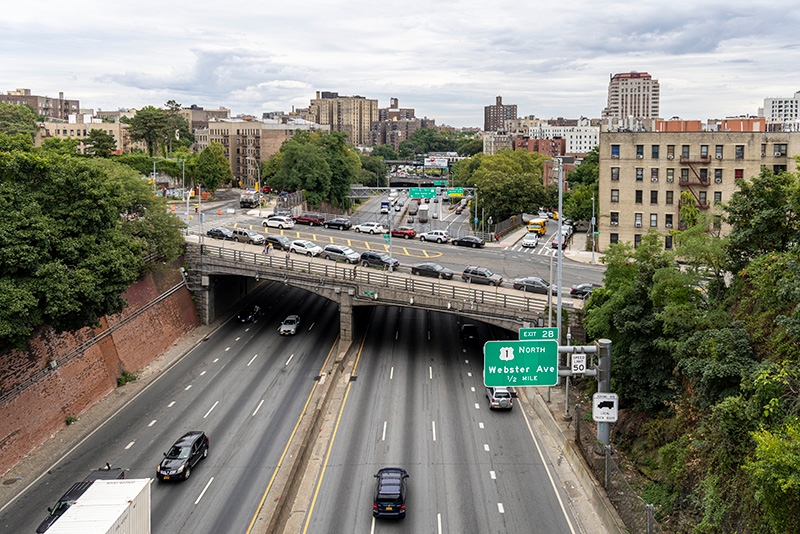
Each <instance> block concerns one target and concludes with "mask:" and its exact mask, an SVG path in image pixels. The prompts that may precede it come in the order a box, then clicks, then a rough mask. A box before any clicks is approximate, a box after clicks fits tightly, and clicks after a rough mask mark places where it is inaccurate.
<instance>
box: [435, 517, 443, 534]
mask: <svg viewBox="0 0 800 534" xmlns="http://www.w3.org/2000/svg"><path fill="white" fill-rule="evenodd" d="M436 528H437V529H438V532H439V534H442V514H436Z"/></svg>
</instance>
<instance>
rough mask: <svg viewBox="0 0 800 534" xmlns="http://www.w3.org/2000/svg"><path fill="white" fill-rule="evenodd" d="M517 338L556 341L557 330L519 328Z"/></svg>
mask: <svg viewBox="0 0 800 534" xmlns="http://www.w3.org/2000/svg"><path fill="white" fill-rule="evenodd" d="M519 338H520V339H521V340H526V341H532V340H534V339H556V340H557V339H558V328H520V329H519Z"/></svg>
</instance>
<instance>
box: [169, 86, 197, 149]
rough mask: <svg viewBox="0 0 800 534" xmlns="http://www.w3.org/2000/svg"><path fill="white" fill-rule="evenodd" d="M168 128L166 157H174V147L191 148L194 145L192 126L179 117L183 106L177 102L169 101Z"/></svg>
mask: <svg viewBox="0 0 800 534" xmlns="http://www.w3.org/2000/svg"><path fill="white" fill-rule="evenodd" d="M166 108H167V110H166V113H167V117H168V120H167V127H166V131H165V146H164V148H165V152H166V153H164V154H163V155H164V156H167V157H168V156H171V155H172V148H173V147H176V148H177V147H182V148H189V147H190V146H192V143H194V134H193V133H192V128H191V125H190V124H189V123H188V122H187V121H186V119H185V118H184V117H182V116H181V115H179V113H180V111H181V105H180V104H179V103H177V102H176V101H175V100H168V101H167V103H166Z"/></svg>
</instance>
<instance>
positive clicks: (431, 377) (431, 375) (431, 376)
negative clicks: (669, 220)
mask: <svg viewBox="0 0 800 534" xmlns="http://www.w3.org/2000/svg"><path fill="white" fill-rule="evenodd" d="M428 380H433V367H431V366H428Z"/></svg>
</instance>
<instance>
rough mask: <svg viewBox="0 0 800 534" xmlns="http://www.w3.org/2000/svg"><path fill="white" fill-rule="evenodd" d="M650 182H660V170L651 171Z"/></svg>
mask: <svg viewBox="0 0 800 534" xmlns="http://www.w3.org/2000/svg"><path fill="white" fill-rule="evenodd" d="M650 181H651V182H653V183H655V182H657V181H658V169H650Z"/></svg>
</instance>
